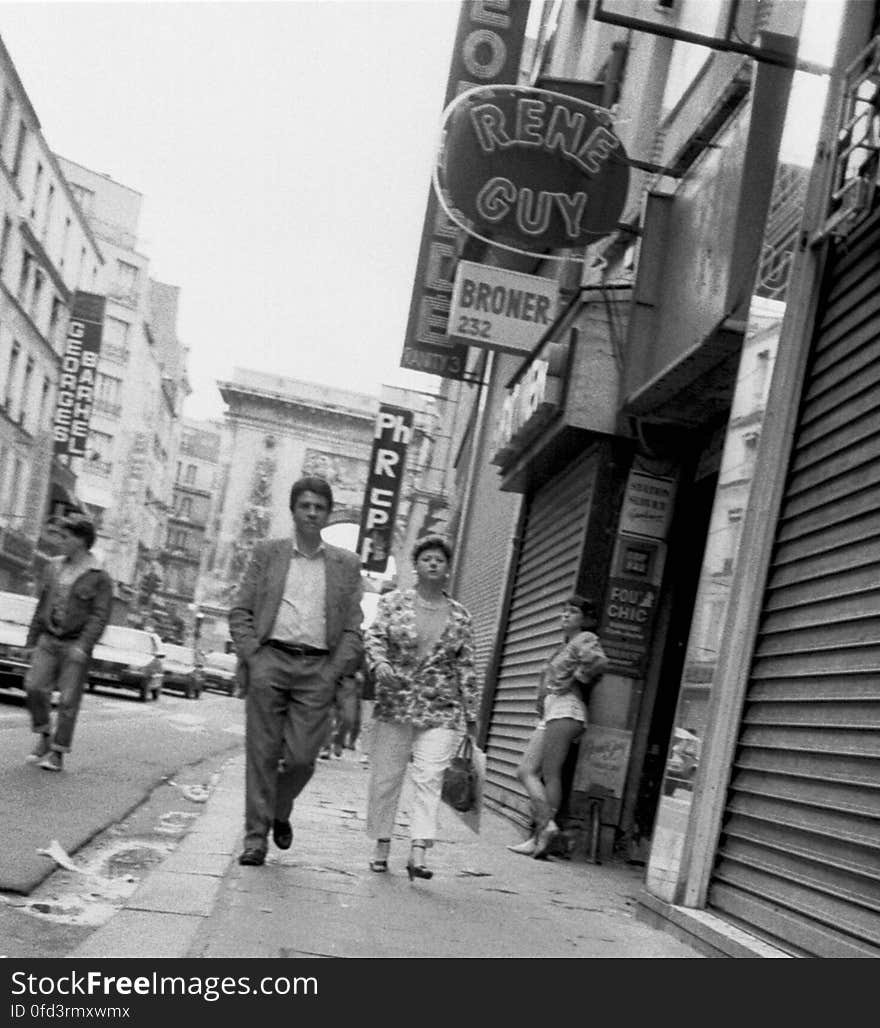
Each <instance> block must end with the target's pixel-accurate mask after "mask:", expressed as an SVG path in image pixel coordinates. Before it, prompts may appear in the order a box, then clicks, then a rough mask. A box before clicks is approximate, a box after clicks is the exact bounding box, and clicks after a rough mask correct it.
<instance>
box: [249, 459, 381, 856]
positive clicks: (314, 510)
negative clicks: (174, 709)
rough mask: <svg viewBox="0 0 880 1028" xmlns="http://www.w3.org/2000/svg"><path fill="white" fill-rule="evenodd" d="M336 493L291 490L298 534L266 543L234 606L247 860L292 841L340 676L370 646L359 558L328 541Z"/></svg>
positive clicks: (297, 486) (300, 486)
mask: <svg viewBox="0 0 880 1028" xmlns="http://www.w3.org/2000/svg"><path fill="white" fill-rule="evenodd" d="M332 509H333V491H332V490H331V488H330V486H329V484H328V483H327V482H326V481H325V480H324V479H322V478H317V477H312V476H309V477H306V478H301V479H299V480H298V481H297V482H294V484H293V487H292V488H291V490H290V512H291V515H292V517H293V532H292V535H291V536H289V537H287V538H282V539H267V540H264V541H261V542H258V543H257V544H256V546H255V547H254V551H253V555H252V557H251V560H250V563H249V565H248V568H247V570H246V571H245V575H244V579H243V581H242V583H241V586H240V587H239V590H238V592H237V594H236V596H235V599H234V601H233V604H232V607H231V609H230V611H229V629H230V634H231V635H232V640H233V643H234V645H235V651H236V653H237V654H238V657H239V661H240V663H241V675H240V680H239V689H240V690H241V691H242V692H243V693H244V696H245V753H246V772H245V836H244V848H243V850H242V853H241V855H240V856H239V858H238V862H239V863H240V864H246V865H252V866H258V865H260V864H262V863H264V862H265V859H266V849H267V837H268V834H269V829H270V827H271V829H272V839H273V841H274V843H275V845H276V846H277V847H278V848H279V849H289V847H290V845H291V842H292V841H293V828H292V826H291V823H290V814H291V810H292V808H293V802H294V800H295V799H296V797H297V796H298V795H299V794H300V792H302V790H303V788H304V787H305V786H306V784H307V783H308V781H309V779H310V778H311V777H312V774H313V773H314V770H315V759H316V757H317V756H318V752H319V750H320V749H321V745H322V743H323V742H324V739H325V738H326V733H327V719H328V716H329V713H330V708H331V706H332V704H333V698H334V694H335V690H336V682H337V680H338V679H339V678H340V677H341V676H342V675H343V674H345V673H346V672H347V671H348V670H350V669H351V668H353V667H354V666H356V664H357V662H358V660H359V659H360V656H361V652H362V649H363V642H362V637H361V630H360V625H361V621H362V618H363V614H362V611H361V605H360V601H361V593H362V586H361V571H360V563H359V561H358V558H357V556H356V555H355V554H354V553H351V552H350V551H349V550H343V549H341V548H339V547H337V546H331V545H330V544H329V543H325V542H324V541H323V539H322V538H321V531H322V529H323V528H324V527H325V526H326V524H327V520H328V518H329V517H330V512H331V511H332Z"/></svg>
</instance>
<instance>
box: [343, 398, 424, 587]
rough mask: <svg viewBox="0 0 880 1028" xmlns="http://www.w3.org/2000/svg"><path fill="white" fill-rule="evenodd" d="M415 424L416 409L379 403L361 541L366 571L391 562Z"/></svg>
mask: <svg viewBox="0 0 880 1028" xmlns="http://www.w3.org/2000/svg"><path fill="white" fill-rule="evenodd" d="M412 424H413V415H412V411H408V410H404V409H403V408H402V407H392V406H391V405H389V404H384V403H383V404H380V405H379V413H378V414H377V415H376V428H375V432H374V434H373V452H372V454H371V456H370V471H369V475H368V477H367V488H366V492H365V493H364V503H363V508H362V509H361V524H360V531H359V532H358V543H357V548H358V555H359V556H360V559H361V564H362V566H363V569H364V571H377V572H382V571H384V570H385V568H386V567H387V565H388V558H389V556H390V555H391V545H392V542H393V539H394V520H395V517H396V516H397V504H398V501H399V499H400V484H401V481H402V479H403V469H404V466H405V464H406V448H407V446H408V445H409V441H410V439H411V438H412Z"/></svg>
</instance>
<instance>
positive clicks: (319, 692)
mask: <svg viewBox="0 0 880 1028" xmlns="http://www.w3.org/2000/svg"><path fill="white" fill-rule="evenodd" d="M326 666H327V657H294V656H291V655H290V654H288V653H284V652H283V651H281V650H277V649H274V648H273V647H271V646H262V647H261V648H260V649H259V650H257V652H256V653H255V654H254V655H253V656H252V657H251V658H250V659H249V660H248V667H247V672H248V674H247V677H248V691H247V696H246V697H245V817H244V828H245V838H244V845H245V848H246V849H248V848H254V849H263V850H264V849H265V848H266V838H267V836H268V834H269V828H270V827H271V823H272V821H273V820H276V821H287V820H288V818H289V817H290V812H291V810H292V809H293V801H294V800H295V799H296V797H297V796H298V795H299V794H300V793H301V792H302V790H303V789H304V788H305V786H306V784H307V783H308V781H309V779H310V778H311V777H312V774H313V773H314V770H315V760H316V758H317V756H318V751H319V750H320V749H321V745H322V743H323V742H324V739H325V738H326V734H327V719H328V716H329V713H330V707H331V704H332V703H333V694H334V688H335V683H334V682H332V681H328V679H327V675H326V673H325V669H326Z"/></svg>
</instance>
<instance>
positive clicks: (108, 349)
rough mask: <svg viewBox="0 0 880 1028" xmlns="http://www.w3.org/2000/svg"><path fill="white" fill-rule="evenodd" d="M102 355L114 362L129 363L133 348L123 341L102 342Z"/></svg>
mask: <svg viewBox="0 0 880 1028" xmlns="http://www.w3.org/2000/svg"><path fill="white" fill-rule="evenodd" d="M101 356H102V357H106V358H107V360H108V361H113V363H114V364H128V361H129V358H130V357H131V350H129V348H128V347H127V346H123V345H122V344H121V343H102V344H101Z"/></svg>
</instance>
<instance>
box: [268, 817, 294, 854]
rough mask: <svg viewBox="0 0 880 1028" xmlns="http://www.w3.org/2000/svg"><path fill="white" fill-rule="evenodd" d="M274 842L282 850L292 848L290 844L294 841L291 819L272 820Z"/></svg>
mask: <svg viewBox="0 0 880 1028" xmlns="http://www.w3.org/2000/svg"><path fill="white" fill-rule="evenodd" d="M272 842H274V843H275V845H276V846H277V847H278V849H280V850H289V849H290V844H291V843H292V842H293V828H291V826H290V822H289V821H273V822H272Z"/></svg>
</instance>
